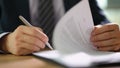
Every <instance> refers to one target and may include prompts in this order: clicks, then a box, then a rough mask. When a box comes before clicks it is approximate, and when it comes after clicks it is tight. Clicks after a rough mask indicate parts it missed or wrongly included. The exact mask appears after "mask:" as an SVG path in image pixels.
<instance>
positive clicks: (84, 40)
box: [53, 0, 102, 55]
mask: <svg viewBox="0 0 120 68" xmlns="http://www.w3.org/2000/svg"><path fill="white" fill-rule="evenodd" d="M93 28H94V24H93V19H92V14H91V10H90V7H89V3H88V0H82V1H81V2H80V3H79V4H77V5H76V6H74V7H73V8H72V9H71V10H70V11H69V12H67V13H66V14H65V16H64V17H63V18H62V19H61V20H60V21H59V22H58V24H57V26H56V28H55V31H54V35H53V43H54V47H55V49H56V50H58V51H60V53H62V54H72V53H77V52H85V53H87V54H91V55H93V54H94V55H99V54H98V52H99V51H97V50H96V49H95V47H94V46H93V45H92V44H91V42H90V35H91V31H92V30H93ZM100 54H102V53H101V52H100Z"/></svg>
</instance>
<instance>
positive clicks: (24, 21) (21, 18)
mask: <svg viewBox="0 0 120 68" xmlns="http://www.w3.org/2000/svg"><path fill="white" fill-rule="evenodd" d="M19 19H20V20H21V21H22V22H23V23H24V24H25V25H27V26H30V27H31V26H32V25H31V24H30V23H29V22H28V21H27V20H26V19H25V18H24V17H23V16H21V15H20V16H19ZM46 46H48V47H49V48H50V49H51V50H53V48H52V46H51V45H50V44H49V43H48V42H47V43H46Z"/></svg>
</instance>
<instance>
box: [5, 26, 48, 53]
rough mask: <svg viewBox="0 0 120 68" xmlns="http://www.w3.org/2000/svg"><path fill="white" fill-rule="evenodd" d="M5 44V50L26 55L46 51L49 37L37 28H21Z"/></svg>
mask: <svg viewBox="0 0 120 68" xmlns="http://www.w3.org/2000/svg"><path fill="white" fill-rule="evenodd" d="M3 42H4V43H3V50H5V51H7V52H10V53H12V54H15V55H26V54H30V53H32V52H36V51H40V50H41V49H44V48H45V43H46V42H48V37H47V36H46V35H45V34H44V33H43V32H42V31H40V29H39V28H37V27H28V26H19V27H18V28H17V29H16V30H15V31H14V32H13V33H10V34H8V35H7V36H6V37H5V39H4V41H3Z"/></svg>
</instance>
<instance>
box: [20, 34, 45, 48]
mask: <svg viewBox="0 0 120 68" xmlns="http://www.w3.org/2000/svg"><path fill="white" fill-rule="evenodd" d="M21 39H22V40H23V42H25V43H29V44H31V45H35V46H37V47H39V48H41V49H43V48H45V43H44V42H42V41H41V40H40V39H38V38H36V37H33V36H28V35H24V36H23V37H21Z"/></svg>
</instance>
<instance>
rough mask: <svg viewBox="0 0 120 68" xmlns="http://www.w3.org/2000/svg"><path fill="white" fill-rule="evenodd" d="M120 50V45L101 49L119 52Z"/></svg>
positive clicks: (101, 49) (100, 48) (101, 48)
mask: <svg viewBox="0 0 120 68" xmlns="http://www.w3.org/2000/svg"><path fill="white" fill-rule="evenodd" d="M119 49H120V45H113V46H110V47H99V48H98V50H100V51H118V50H119Z"/></svg>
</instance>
